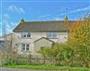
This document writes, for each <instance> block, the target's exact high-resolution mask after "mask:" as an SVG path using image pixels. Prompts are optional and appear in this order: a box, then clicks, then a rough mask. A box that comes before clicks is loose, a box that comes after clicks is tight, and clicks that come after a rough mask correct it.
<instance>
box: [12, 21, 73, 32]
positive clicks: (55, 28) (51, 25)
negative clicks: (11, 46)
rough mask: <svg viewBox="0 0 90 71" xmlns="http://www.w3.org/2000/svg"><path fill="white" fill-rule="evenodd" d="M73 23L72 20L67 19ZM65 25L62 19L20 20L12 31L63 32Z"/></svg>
mask: <svg viewBox="0 0 90 71" xmlns="http://www.w3.org/2000/svg"><path fill="white" fill-rule="evenodd" d="M69 23H73V21H69ZM67 30H68V29H67V27H65V25H64V21H33V22H26V21H24V20H23V21H21V22H20V24H19V25H18V26H17V27H16V28H15V29H14V30H13V31H14V32H65V31H67Z"/></svg>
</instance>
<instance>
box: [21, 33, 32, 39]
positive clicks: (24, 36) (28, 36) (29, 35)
mask: <svg viewBox="0 0 90 71" xmlns="http://www.w3.org/2000/svg"><path fill="white" fill-rule="evenodd" d="M21 37H22V38H30V37H31V33H29V32H28V33H22V34H21Z"/></svg>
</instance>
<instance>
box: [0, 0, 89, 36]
mask: <svg viewBox="0 0 90 71" xmlns="http://www.w3.org/2000/svg"><path fill="white" fill-rule="evenodd" d="M87 13H90V0H0V35H3V34H8V33H11V32H12V30H13V29H14V28H15V27H16V26H17V25H18V24H19V22H20V20H21V19H24V20H26V21H49V20H50V21H51V20H56V21H57V20H64V17H65V16H68V19H69V20H77V19H80V18H81V17H84V16H85V15H86V14H87Z"/></svg>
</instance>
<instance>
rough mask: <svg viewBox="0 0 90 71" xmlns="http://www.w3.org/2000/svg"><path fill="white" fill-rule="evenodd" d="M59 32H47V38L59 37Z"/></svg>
mask: <svg viewBox="0 0 90 71" xmlns="http://www.w3.org/2000/svg"><path fill="white" fill-rule="evenodd" d="M57 35H58V34H57V32H47V38H50V39H56V38H57Z"/></svg>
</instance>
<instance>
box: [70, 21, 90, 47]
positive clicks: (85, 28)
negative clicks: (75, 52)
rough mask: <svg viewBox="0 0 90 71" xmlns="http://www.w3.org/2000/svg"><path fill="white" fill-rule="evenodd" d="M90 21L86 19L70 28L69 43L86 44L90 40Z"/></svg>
mask: <svg viewBox="0 0 90 71" xmlns="http://www.w3.org/2000/svg"><path fill="white" fill-rule="evenodd" d="M89 36H90V20H87V19H84V20H80V21H77V22H75V23H74V24H73V25H72V26H71V27H70V28H69V42H71V43H72V44H75V43H77V44H82V45H83V44H84V43H86V42H87V41H88V40H90V39H89V38H90V37H89Z"/></svg>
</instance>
